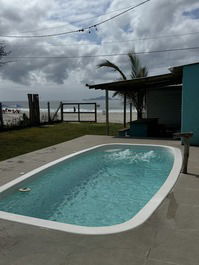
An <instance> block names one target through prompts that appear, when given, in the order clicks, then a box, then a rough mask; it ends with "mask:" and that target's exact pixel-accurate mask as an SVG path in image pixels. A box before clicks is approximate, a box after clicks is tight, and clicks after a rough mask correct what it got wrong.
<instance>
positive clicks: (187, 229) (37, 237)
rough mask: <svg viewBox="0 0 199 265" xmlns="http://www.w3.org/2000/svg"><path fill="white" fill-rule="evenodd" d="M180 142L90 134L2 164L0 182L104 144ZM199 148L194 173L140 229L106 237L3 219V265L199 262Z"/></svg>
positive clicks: (182, 179) (186, 264)
mask: <svg viewBox="0 0 199 265" xmlns="http://www.w3.org/2000/svg"><path fill="white" fill-rule="evenodd" d="M120 142H121V143H142V144H146V143H149V144H163V145H170V146H175V147H178V148H182V146H181V144H180V142H179V141H166V140H144V139H143V140H140V139H137V140H136V139H122V138H121V139H120V138H114V137H108V136H84V137H80V138H77V139H74V140H72V141H68V142H65V143H62V144H58V145H55V146H53V147H49V148H45V149H41V150H38V151H35V152H32V153H28V154H25V155H21V156H18V157H15V158H12V159H9V160H6V161H3V162H0V185H3V184H5V183H7V182H9V181H10V180H13V179H15V178H17V177H18V176H20V175H22V174H24V173H27V172H28V171H30V170H32V169H34V168H37V167H39V166H41V165H44V164H46V163H48V162H50V161H53V160H55V159H58V158H60V157H62V156H65V155H67V154H70V153H73V152H76V151H79V150H82V149H85V148H88V147H91V146H94V145H98V144H103V143H120ZM198 157H199V148H198V147H191V152H190V163H189V167H188V171H189V173H190V174H188V175H183V174H181V176H180V178H179V180H178V182H177V184H176V186H175V188H174V190H173V192H171V193H170V194H169V196H168V197H167V198H166V199H165V200H164V202H163V203H162V205H161V206H160V207H159V209H157V210H156V211H155V213H154V214H153V215H152V216H151V218H150V219H149V220H148V221H147V222H145V223H144V224H143V225H141V226H140V227H138V228H137V229H134V230H129V231H126V232H123V233H118V234H114V235H103V236H88V235H75V234H69V233H66V232H59V231H55V230H48V229H43V228H39V227H34V226H30V225H25V224H20V223H15V222H10V221H6V220H0V265H43V264H48V265H119V264H122V265H123V264H125V265H128V264H129V265H134V264H136V265H169V264H170V265H198V264H199V251H198V245H199V178H198V177H197V176H198V175H199V163H198Z"/></svg>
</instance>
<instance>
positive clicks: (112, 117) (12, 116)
mask: <svg viewBox="0 0 199 265" xmlns="http://www.w3.org/2000/svg"><path fill="white" fill-rule="evenodd" d="M23 113H25V114H26V115H27V116H28V115H29V113H28V112H23ZM23 113H20V114H16V113H5V114H3V120H4V124H10V125H11V124H12V125H16V124H17V123H18V121H19V120H22V119H23ZM51 116H53V114H52V115H51ZM136 116H137V114H136V113H135V112H133V116H132V120H136ZM80 118H81V120H83V121H94V119H95V116H94V114H81V115H80ZM58 119H60V114H58ZM47 120H48V117H47V113H46V112H42V113H41V121H47ZM64 120H65V121H78V114H77V113H74V114H73V113H72V114H64ZM126 120H127V122H129V121H130V114H129V113H128V112H127V115H126ZM97 122H99V123H102V122H106V115H105V114H104V113H103V112H98V113H97ZM109 122H112V123H123V113H122V112H118V113H115V112H110V113H109Z"/></svg>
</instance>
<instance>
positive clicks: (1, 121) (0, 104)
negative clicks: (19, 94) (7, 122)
mask: <svg viewBox="0 0 199 265" xmlns="http://www.w3.org/2000/svg"><path fill="white" fill-rule="evenodd" d="M0 129H3V110H2V103H1V102H0Z"/></svg>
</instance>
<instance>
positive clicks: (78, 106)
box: [77, 104, 80, 122]
mask: <svg viewBox="0 0 199 265" xmlns="http://www.w3.org/2000/svg"><path fill="white" fill-rule="evenodd" d="M77 108H78V122H80V104H78V105H77Z"/></svg>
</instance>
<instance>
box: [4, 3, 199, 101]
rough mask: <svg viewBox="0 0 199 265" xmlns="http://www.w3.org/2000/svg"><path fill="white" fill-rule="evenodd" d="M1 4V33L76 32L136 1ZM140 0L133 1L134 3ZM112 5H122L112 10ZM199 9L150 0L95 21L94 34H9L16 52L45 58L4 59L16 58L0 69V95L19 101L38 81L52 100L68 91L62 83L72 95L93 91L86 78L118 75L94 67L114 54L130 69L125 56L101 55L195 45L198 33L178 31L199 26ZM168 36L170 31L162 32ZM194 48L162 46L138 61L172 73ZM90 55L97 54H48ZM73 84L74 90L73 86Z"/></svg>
mask: <svg viewBox="0 0 199 265" xmlns="http://www.w3.org/2000/svg"><path fill="white" fill-rule="evenodd" d="M1 2H2V3H1V9H0V35H11V34H14V35H18V34H21V35H23V34H26V35H41V34H51V33H58V32H64V31H69V30H76V29H79V28H81V27H82V26H88V25H92V24H96V23H98V22H100V21H102V20H104V19H107V18H109V17H111V16H113V15H115V14H117V13H119V12H121V11H122V10H124V9H122V8H128V7H129V6H131V5H132V2H130V1H129V2H124V1H121V0H112V1H107V0H100V1H88V0H84V1H82V0H81V1H80V0H76V1H74V0H68V1H67V2H65V1H62V0H48V1H47V0H43V1H39V0H33V1H25V0H2V1H1ZM139 2H140V1H138V0H136V1H135V2H134V3H133V4H135V5H136V4H138V3H139ZM113 10H118V11H117V12H112V11H113ZM198 10H199V4H198V3H197V2H196V1H195V0H190V1H186V0H176V1H173V0H168V1H159V0H153V1H150V2H148V3H147V4H145V5H143V6H140V7H139V8H137V9H135V10H134V11H131V12H129V13H126V14H125V15H123V16H121V17H118V18H117V19H115V20H111V21H109V22H107V23H105V24H103V25H101V26H99V27H97V31H95V30H93V31H92V32H91V34H89V33H88V31H86V32H84V33H75V34H68V35H65V36H62V37H54V38H38V39H25V38H24V39H15V38H13V39H12V38H7V39H4V40H5V43H6V46H7V49H8V50H11V51H12V53H11V55H10V56H11V57H37V58H38V57H43V58H40V59H35V58H32V59H31V58H25V59H22V58H18V59H15V58H10V59H8V58H6V59H5V60H9V61H10V60H11V61H13V62H12V63H9V64H6V65H5V66H4V67H1V68H0V77H1V85H0V86H1V87H0V96H2V97H3V98H6V99H7V97H8V96H9V97H10V96H12V95H13V99H15V95H19V94H20V95H22V93H24V91H26V93H27V92H28V91H29V89H34V87H36V88H37V89H38V93H40V94H42V95H43V96H45V93H46V97H49V95H50V97H52V98H54V97H56V98H57V97H59V96H60V98H61V97H62V96H63V95H64V94H66V91H65V88H66V89H67V90H68V92H67V96H68V97H72V98H75V97H76V96H77V95H78V96H80V95H82V96H85V95H86V94H88V95H90V93H91V92H90V91H89V90H88V89H87V88H85V83H100V82H108V81H113V80H117V79H118V78H119V76H118V75H117V73H114V72H111V71H108V70H106V69H97V68H96V65H97V64H98V63H99V62H100V61H101V60H103V59H109V60H110V61H113V62H114V63H116V64H118V65H119V66H120V67H121V68H122V70H123V71H124V72H125V73H129V72H130V71H129V63H128V58H127V56H115V57H106V56H104V57H97V56H98V55H101V54H104V55H105V54H113V53H115V54H120V53H127V52H128V51H129V50H131V49H132V48H133V47H134V48H135V51H137V52H140V51H150V50H163V49H172V48H183V47H193V46H198V41H199V34H190V35H184V36H179V34H184V33H187V32H197V31H198V26H199V20H198ZM105 13H106V15H104V14H105ZM102 15H103V16H102ZM165 35H166V36H168V37H167V38H164V37H163V36H165ZM169 35H174V36H173V37H169ZM149 37H152V39H149ZM153 37H154V38H153ZM155 38H156V39H155ZM2 39H3V38H2ZM143 39H144V40H143ZM197 54H198V50H194V51H179V52H165V53H156V54H146V55H140V59H141V61H142V63H143V65H146V66H147V67H148V69H149V73H150V74H160V73H165V72H167V71H168V70H167V69H168V66H171V65H179V64H186V63H191V62H195V61H198V60H199V58H198V55H197ZM91 55H94V56H96V57H93V58H89V57H88V58H84V57H82V58H76V59H66V58H64V59H48V58H44V57H55V56H56V57H66V56H70V57H72V56H73V57H78V56H91ZM8 87H9V89H7V88H8ZM20 87H21V89H19V88H20ZM55 88H56V92H55ZM69 88H72V89H71V90H70V91H69ZM24 89H25V90H24ZM8 90H9V91H11V90H13V93H10V92H9V93H8V92H7V91H8ZM19 90H20V93H19V92H18V91H19ZM92 93H93V92H92Z"/></svg>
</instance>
